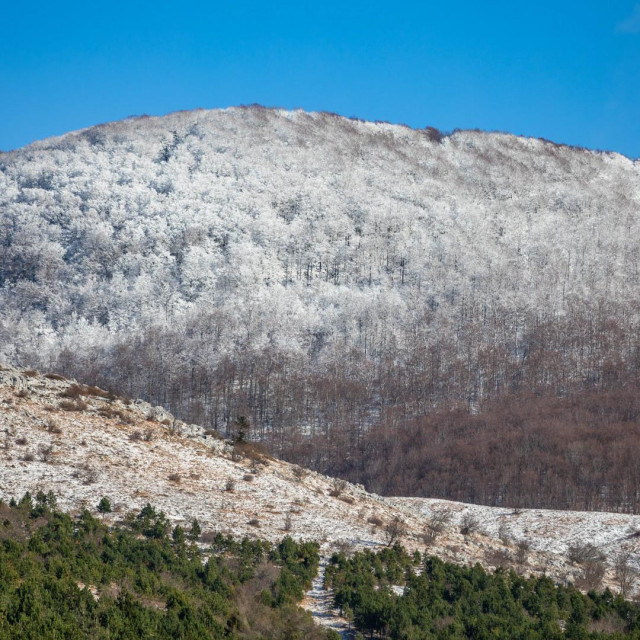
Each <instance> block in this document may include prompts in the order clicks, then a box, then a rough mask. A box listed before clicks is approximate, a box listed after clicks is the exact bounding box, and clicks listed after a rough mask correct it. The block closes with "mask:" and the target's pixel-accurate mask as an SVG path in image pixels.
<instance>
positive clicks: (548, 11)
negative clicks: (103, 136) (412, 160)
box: [0, 0, 640, 158]
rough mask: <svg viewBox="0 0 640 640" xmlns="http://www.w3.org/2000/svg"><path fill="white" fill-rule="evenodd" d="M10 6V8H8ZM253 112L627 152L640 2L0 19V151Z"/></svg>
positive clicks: (247, 8)
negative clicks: (157, 119)
mask: <svg viewBox="0 0 640 640" xmlns="http://www.w3.org/2000/svg"><path fill="white" fill-rule="evenodd" d="M19 4H20V5H22V6H19ZM254 102H258V103H261V104H265V105H268V106H282V107H288V108H293V107H302V108H304V109H310V110H328V111H335V112H338V113H341V114H343V115H347V116H357V117H360V118H366V119H371V120H388V121H391V122H403V123H405V124H409V125H411V126H414V127H424V126H427V125H430V126H435V127H438V128H439V129H443V130H451V129H453V128H476V127H477V128H481V129H487V130H502V131H510V132H512V133H516V134H524V135H531V136H541V137H546V138H550V139H552V140H555V141H558V142H565V143H569V144H577V145H583V146H587V147H591V148H601V149H609V150H614V151H619V152H621V153H624V154H626V155H629V156H631V157H634V158H635V157H638V156H640V2H636V1H634V0H631V1H627V0H612V1H610V2H606V3H605V2H604V1H603V0H598V1H591V0H586V1H585V0H583V1H582V2H576V1H573V0H567V1H565V2H562V0H560V1H558V0H556V1H555V2H548V1H547V0H538V2H535V3H519V2H517V1H516V2H514V0H511V1H509V2H506V1H502V0H497V1H494V2H491V1H489V2H478V0H475V1H473V2H471V1H467V0H450V1H449V2H442V1H440V2H422V3H412V2H402V1H396V2H379V1H376V0H370V1H369V2H335V1H333V0H324V1H322V2H313V3H310V4H308V3H305V2H277V1H275V2H271V3H266V2H251V1H246V2H244V3H238V2H226V3H218V2H215V1H210V2H190V1H185V2H182V3H178V2H174V3H166V4H163V3H162V2H154V3H151V2H135V0H132V1H131V2H128V3H123V2H110V3H103V2H95V3H87V2H83V3H76V2H64V1H63V2H60V3H53V2H46V3H44V2H39V1H35V2H32V3H18V2H12V3H5V6H4V7H3V9H2V12H1V18H0V149H3V150H9V149H12V148H15V147H19V146H22V145H23V144H27V143H29V142H31V141H32V140H36V139H39V138H43V137H46V136H50V135H57V134H61V133H64V132H66V131H70V130H73V129H78V128H81V127H86V126H90V125H92V124H98V123H100V122H105V121H109V120H118V119H121V118H124V117H127V116H129V115H134V114H142V113H148V114H153V115H158V114H164V113H167V112H170V111H175V110H179V109H192V108H196V107H203V108H215V107H226V106H231V105H238V104H249V103H254Z"/></svg>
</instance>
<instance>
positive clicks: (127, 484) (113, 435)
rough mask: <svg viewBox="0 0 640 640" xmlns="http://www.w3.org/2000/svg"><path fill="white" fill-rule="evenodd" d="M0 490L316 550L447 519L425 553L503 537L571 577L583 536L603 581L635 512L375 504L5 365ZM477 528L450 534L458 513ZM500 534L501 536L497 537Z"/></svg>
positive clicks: (406, 540)
mask: <svg viewBox="0 0 640 640" xmlns="http://www.w3.org/2000/svg"><path fill="white" fill-rule="evenodd" d="M0 430H1V431H2V432H3V447H2V451H0V456H1V457H2V464H1V465H0V498H1V499H3V500H5V501H8V500H9V499H10V498H12V497H14V498H20V497H21V496H22V495H23V494H24V492H26V491H30V492H31V493H32V494H35V493H36V492H37V491H42V492H43V493H45V494H46V493H47V492H49V491H53V492H54V494H55V495H56V496H57V500H58V503H59V504H60V506H61V507H62V508H64V509H68V510H70V511H72V512H79V511H81V510H82V509H84V508H89V509H90V510H92V511H95V510H96V505H97V504H98V502H99V501H100V500H101V498H102V497H105V496H106V497H107V498H108V499H109V500H110V502H111V504H112V506H113V507H114V513H113V514H105V515H104V516H102V517H104V518H106V519H107V521H108V522H114V521H118V520H120V519H122V518H125V517H126V514H127V513H128V512H132V511H134V512H137V511H139V510H140V509H141V508H142V507H143V506H144V505H145V504H147V503H151V504H152V505H154V506H155V507H156V508H157V509H161V510H162V511H164V512H165V514H166V516H167V517H168V518H169V520H170V521H171V522H173V523H177V524H182V525H186V526H188V525H189V523H190V522H191V521H192V520H193V518H197V519H198V521H199V522H200V524H201V526H202V530H203V535H204V538H203V542H204V543H206V541H207V540H209V539H210V538H211V536H212V534H213V533H214V532H221V533H224V534H227V533H228V534H231V535H232V536H234V537H236V538H239V537H243V536H249V537H258V538H262V539H267V540H271V541H277V540H280V539H281V538H282V537H283V536H284V535H291V536H292V537H293V538H295V539H302V540H309V539H313V540H317V541H319V542H321V543H322V550H323V553H324V554H329V553H331V552H332V551H334V550H337V549H349V548H351V549H353V548H358V549H362V548H375V547H380V546H384V545H385V544H387V543H388V542H389V537H388V525H389V524H390V523H392V522H393V521H394V519H396V518H397V519H399V520H400V521H401V522H402V523H403V524H404V527H406V530H405V531H404V532H400V537H399V540H400V541H401V542H402V544H404V545H406V546H407V548H409V549H420V550H423V549H424V548H425V544H426V543H425V539H424V534H425V531H427V529H428V527H429V525H430V524H431V523H432V522H433V519H432V516H433V514H434V513H443V512H444V513H448V514H449V519H447V520H445V522H444V525H443V528H442V530H441V531H440V532H439V533H438V535H437V536H435V539H434V540H431V542H430V543H429V545H428V548H429V549H430V551H431V552H432V553H434V554H437V555H439V556H440V557H442V558H444V559H448V560H452V561H454V562H463V563H473V562H480V563H481V564H483V565H485V566H496V565H497V564H498V565H499V564H504V563H511V564H515V563H516V557H517V549H516V543H517V542H520V541H522V540H527V541H528V543H529V545H530V549H529V551H528V552H527V554H526V556H527V557H526V559H525V561H524V563H521V564H520V565H519V566H520V567H521V568H522V570H523V571H526V572H532V573H534V574H540V573H545V572H546V573H547V574H549V575H551V576H554V577H555V578H557V579H558V580H567V579H577V580H580V578H581V575H582V570H583V568H582V567H581V566H579V565H576V564H572V563H570V562H569V561H568V559H567V548H568V547H569V546H570V545H572V544H573V545H576V544H585V543H586V542H589V543H592V544H596V545H597V546H598V548H599V549H600V551H602V552H603V553H604V554H605V555H606V560H607V563H608V569H607V575H606V578H605V583H606V584H611V585H612V586H615V577H614V570H613V565H614V563H615V560H616V558H617V557H618V555H619V554H621V553H632V554H634V555H633V557H634V558H635V560H634V562H637V558H638V555H637V552H638V546H639V545H640V538H639V537H638V536H637V535H634V534H635V533H636V532H637V531H638V529H640V516H630V515H623V514H610V513H609V514H607V513H600V514H594V513H579V512H558V511H555V512H554V511H541V510H532V511H528V510H524V511H522V512H517V513H514V512H513V510H507V509H492V508H490V507H479V506H473V505H463V504H460V503H452V502H446V501H441V500H429V499H407V498H381V497H379V496H376V495H374V494H369V493H367V492H366V491H364V490H363V488H362V487H360V486H357V485H351V484H348V483H344V482H337V481H336V480H335V479H332V478H328V477H324V476H321V475H319V474H317V473H313V472H309V471H306V470H303V469H300V467H296V466H295V465H290V464H287V463H285V462H282V461H279V460H276V459H273V458H270V457H268V456H265V455H264V454H261V453H259V451H256V450H255V449H254V448H253V446H251V445H241V446H236V447H234V446H233V445H232V444H231V443H230V442H228V441H227V442H225V441H222V440H220V439H218V438H216V437H212V436H210V435H206V433H205V432H204V430H203V429H202V428H201V427H197V426H194V425H186V424H184V423H182V422H180V421H176V420H175V419H174V418H173V417H172V416H171V415H170V414H168V413H166V412H164V411H163V410H162V409H161V408H159V407H156V408H154V407H151V406H150V405H148V404H147V403H144V402H142V401H135V402H131V401H129V400H126V399H123V398H116V397H114V396H110V395H109V394H107V393H105V392H103V391H101V390H100V389H97V388H95V387H86V386H83V385H79V384H77V383H75V382H74V381H69V380H64V379H60V376H49V377H45V376H42V375H40V374H38V373H37V372H34V371H20V370H17V369H14V368H12V367H3V368H2V370H0ZM471 516H472V517H473V519H475V521H476V523H477V530H476V531H472V532H470V533H468V534H467V535H462V534H461V533H459V531H460V530H461V527H462V524H463V523H464V521H465V518H467V519H468V518H470V517H471ZM500 538H502V540H501V539H500Z"/></svg>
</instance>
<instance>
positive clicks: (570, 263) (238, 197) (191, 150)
mask: <svg viewBox="0 0 640 640" xmlns="http://www.w3.org/2000/svg"><path fill="white" fill-rule="evenodd" d="M639 212H640V165H639V164H638V163H637V162H636V163H634V162H632V161H631V160H629V159H627V158H625V157H622V156H619V155H615V154H604V153H596V152H591V151H587V150H583V149H574V148H567V147H561V146H557V145H554V144H552V143H549V142H545V141H541V140H537V139H525V138H518V137H515V136H512V135H504V134H486V133H479V132H472V131H460V132H456V133H453V134H452V135H448V136H444V137H440V136H438V135H435V134H434V132H433V130H412V129H409V128H406V127H403V126H394V125H389V124H384V123H370V122H360V121H355V120H349V119H345V118H342V117H338V116H334V115H330V114H325V113H305V112H302V111H294V112H287V111H278V110H268V109H264V108H259V107H252V108H233V109H227V110H221V111H194V112H185V113H175V114H172V115H169V116H166V117H162V118H149V117H141V118H134V119H129V120H126V121H123V122H117V123H112V124H107V125H102V126H98V127H93V128H91V129H87V130H83V131H79V132H75V133H70V134H67V135H65V136H62V137H59V138H52V139H49V140H45V141H42V142H38V143H35V144H32V145H30V146H28V147H26V148H24V149H21V150H18V151H15V152H11V153H6V154H2V155H0V310H1V311H0V312H1V314H2V321H3V323H4V327H5V335H4V336H3V338H4V339H3V341H2V343H3V344H2V350H3V352H4V353H3V355H4V357H5V358H9V359H13V360H20V358H21V354H23V355H25V354H27V353H30V354H35V353H38V354H40V356H41V357H42V356H43V355H44V354H48V355H49V356H51V357H54V356H55V354H56V353H57V352H58V351H59V350H60V348H61V346H72V345H73V348H74V349H78V348H82V346H83V345H89V344H92V343H99V344H104V342H105V340H108V339H109V337H110V336H111V337H112V336H114V335H117V334H120V333H122V332H125V333H127V334H131V333H135V332H136V331H138V330H140V328H143V327H148V326H149V325H150V324H166V323H169V324H173V325H174V326H175V325H176V324H178V323H180V322H181V319H184V318H185V317H187V316H188V315H189V314H193V313H194V312H196V313H197V312H200V311H210V310H216V312H217V313H218V314H222V316H223V317H224V322H222V323H221V324H220V328H219V336H218V338H219V340H218V344H217V350H218V354H220V353H223V352H231V351H232V350H233V349H235V348H237V347H238V345H244V346H247V347H249V346H250V347H251V348H261V347H263V346H265V345H270V346H275V347H278V348H280V349H285V350H289V351H291V352H294V353H298V354H312V355H317V352H318V350H320V351H322V350H326V349H329V348H331V347H332V346H333V347H335V346H336V345H339V347H340V348H341V349H342V348H344V345H345V344H348V345H353V346H356V347H359V348H362V347H363V346H364V344H365V341H367V347H366V348H367V350H368V351H370V352H371V353H375V352H376V350H377V349H379V348H381V346H382V345H383V343H387V342H388V341H389V340H392V339H395V340H397V341H402V339H403V336H404V334H405V333H406V332H407V331H410V330H411V327H413V326H414V325H415V324H416V323H420V322H421V321H422V320H423V318H424V316H425V313H426V312H428V313H429V314H430V322H431V324H432V325H433V327H434V330H435V329H436V328H439V329H442V327H441V325H442V323H444V324H447V323H449V322H451V319H452V317H454V316H458V315H459V314H460V312H461V310H464V311H463V313H470V314H476V313H481V314H482V315H484V316H487V315H489V316H490V315H492V314H496V313H501V314H504V313H507V314H508V315H509V316H510V317H511V318H512V319H513V322H510V323H511V324H512V326H516V325H517V324H518V320H517V319H518V317H523V316H525V315H528V314H530V313H533V314H534V315H535V316H538V317H549V316H551V317H553V316H557V315H562V314H565V313H567V310H568V309H570V308H571V307H572V306H576V305H578V306H580V305H583V304H589V305H591V304H594V303H597V304H603V305H608V304H615V305H616V306H619V305H625V304H627V303H635V302H637V301H638V300H639V299H640V295H639V294H640V213H639ZM24 328H28V329H24Z"/></svg>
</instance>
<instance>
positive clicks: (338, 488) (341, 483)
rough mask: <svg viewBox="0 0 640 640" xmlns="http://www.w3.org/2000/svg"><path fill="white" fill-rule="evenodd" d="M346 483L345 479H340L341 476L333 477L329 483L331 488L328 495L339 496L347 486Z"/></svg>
mask: <svg viewBox="0 0 640 640" xmlns="http://www.w3.org/2000/svg"><path fill="white" fill-rule="evenodd" d="M347 486H348V483H347V482H346V480H342V479H341V478H334V479H333V482H332V483H331V490H330V491H329V495H330V496H331V497H332V498H339V497H340V495H341V494H342V492H343V491H344V490H345V489H346V488H347Z"/></svg>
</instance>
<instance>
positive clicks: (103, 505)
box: [98, 497, 111, 513]
mask: <svg viewBox="0 0 640 640" xmlns="http://www.w3.org/2000/svg"><path fill="white" fill-rule="evenodd" d="M98 511H99V512H100V513H111V502H109V498H106V497H103V498H102V499H101V500H100V502H98Z"/></svg>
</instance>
